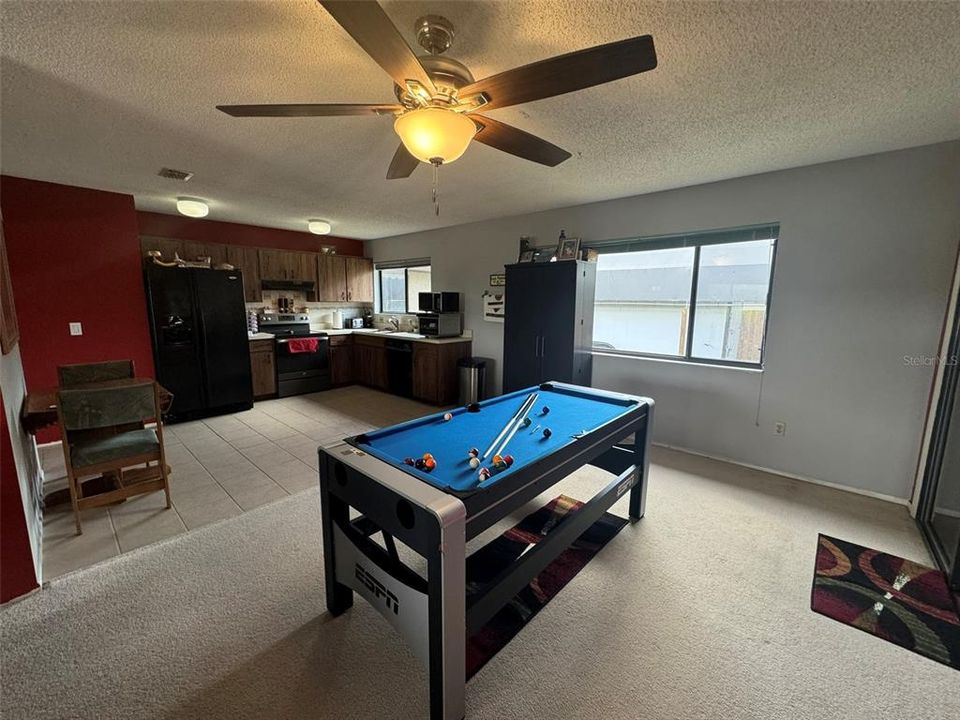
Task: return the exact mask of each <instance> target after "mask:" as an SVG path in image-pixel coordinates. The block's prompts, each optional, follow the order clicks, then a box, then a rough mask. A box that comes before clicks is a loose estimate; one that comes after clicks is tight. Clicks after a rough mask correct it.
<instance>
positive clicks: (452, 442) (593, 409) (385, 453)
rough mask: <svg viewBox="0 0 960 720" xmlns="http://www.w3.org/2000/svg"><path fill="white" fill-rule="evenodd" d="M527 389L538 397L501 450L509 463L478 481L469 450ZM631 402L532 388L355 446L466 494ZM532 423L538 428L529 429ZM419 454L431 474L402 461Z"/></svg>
mask: <svg viewBox="0 0 960 720" xmlns="http://www.w3.org/2000/svg"><path fill="white" fill-rule="evenodd" d="M532 392H536V393H539V397H538V398H537V401H536V403H534V405H533V408H532V409H531V410H530V413H529V415H528V417H529V418H530V425H529V426H528V427H526V428H523V427H521V428H520V429H519V430H518V431H517V433H516V435H514V436H513V439H512V440H510V442H509V444H508V445H507V448H506V450H505V451H504V453H503V454H504V455H512V456H513V458H514V463H513V465H512V466H511V467H509V468H507V469H506V470H501V471H500V472H497V473H495V474H493V475H492V476H491V477H490V478H489V479H487V480H485V481H484V482H483V483H480V481H479V478H478V473H479V470H480V468H479V467H478V468H477V469H476V470H474V469H473V468H471V467H470V464H469V459H470V457H469V450H470V448H472V447H473V448H477V449H478V450H479V451H480V454H481V455H483V453H484V451H486V449H487V447H489V446H490V443H491V442H492V441H493V439H494V438H495V437H496V436H497V435H498V434H499V432H500V430H501V429H503V426H504V425H505V424H506V423H507V422H508V421H509V420H510V418H511V417H513V415H514V413H516V412H517V410H519V409H520V406H521V405H522V404H523V402H524V400H526V398H527V397H528V396H529V395H530V393H532ZM636 405H637V403H636V401H635V400H633V399H630V398H618V397H603V396H599V395H595V394H593V393H591V392H590V390H589V389H588V388H584V389H582V390H581V389H579V388H564V387H552V388H549V389H543V388H538V387H532V388H527V389H525V390H518V391H516V392H513V393H508V394H507V395H501V396H500V397H496V398H492V399H490V400H484V401H483V402H481V403H480V410H479V412H469V411H468V410H467V409H466V408H464V407H460V408H456V409H454V410H450V411H449V412H450V413H451V414H452V415H453V419H452V420H449V421H445V420H444V419H443V415H444V413H443V412H439V413H436V414H433V415H427V416H425V417H422V418H417V419H416V420H411V421H409V422H405V423H401V424H399V425H393V426H390V427H386V428H382V429H380V430H373V431H371V432H368V433H364V434H363V435H361V436H358V438H356V442H355V444H356V446H357V447H358V448H359V449H361V450H363V451H364V452H367V453H369V454H370V455H373V456H374V457H376V458H379V459H380V460H383V461H385V462H388V463H390V464H392V465H395V466H397V467H399V468H400V469H402V470H405V471H406V472H408V473H410V474H411V475H413V476H415V477H417V478H419V479H421V480H423V481H425V482H428V483H430V484H431V485H434V486H436V487H438V488H440V489H441V490H449V491H453V492H470V491H475V490H479V489H483V488H485V487H488V486H490V485H492V484H493V483H496V482H498V481H500V480H502V479H503V478H505V477H508V476H509V475H510V474H511V473H513V472H516V471H517V470H518V469H519V468H521V467H523V466H524V465H528V464H530V463H532V462H534V461H536V460H538V459H539V458H541V457H543V456H544V455H548V454H550V453H552V452H556V451H557V450H559V449H560V448H561V447H563V446H564V445H567V444H569V443H571V442H573V441H574V439H575V437H574V436H575V435H578V434H580V433H583V432H590V431H591V430H594V429H596V428H598V427H600V426H601V425H604V424H605V423H607V422H609V421H611V420H613V419H614V418H616V417H619V416H620V415H623V414H625V413H627V412H629V411H630V410H632V409H633V408H634V407H636ZM544 406H547V407H549V408H550V412H549V413H548V414H546V415H543V414H542V410H543V407H544ZM537 425H539V426H540V428H539V429H538V430H537V431H536V432H535V433H531V431H532V430H533V429H534V428H535V427H537ZM544 428H550V430H551V432H552V433H553V434H552V436H551V437H550V438H548V439H545V438H544V437H543V430H544ZM424 453H430V454H432V455H433V457H434V459H435V460H436V462H437V467H436V469H434V470H433V472H429V473H428V472H426V471H423V470H417V469H416V468H414V467H410V466H409V465H405V464H404V462H403V460H404V458H407V457H411V458H413V459H415V460H416V459H417V458H421V457H423V454H424ZM493 455H494V453H493V452H491V453H490V455H489V456H488V457H487V459H486V461H481V463H482V464H481V466H480V467H488V468H491V470H492V469H493Z"/></svg>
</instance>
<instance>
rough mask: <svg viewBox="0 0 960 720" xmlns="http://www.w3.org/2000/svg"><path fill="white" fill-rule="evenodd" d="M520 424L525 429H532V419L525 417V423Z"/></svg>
mask: <svg viewBox="0 0 960 720" xmlns="http://www.w3.org/2000/svg"><path fill="white" fill-rule="evenodd" d="M520 424H521V425H522V426H523V427H530V418H528V417H525V418H524V419H523V422H522V423H520Z"/></svg>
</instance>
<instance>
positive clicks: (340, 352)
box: [330, 335, 356, 385]
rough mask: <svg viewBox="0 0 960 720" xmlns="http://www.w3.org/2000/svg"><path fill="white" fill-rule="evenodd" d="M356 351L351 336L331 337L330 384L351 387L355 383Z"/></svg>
mask: <svg viewBox="0 0 960 720" xmlns="http://www.w3.org/2000/svg"><path fill="white" fill-rule="evenodd" d="M354 357H355V351H354V346H353V338H352V337H351V336H350V335H332V336H331V337H330V383H331V384H332V385H350V384H351V383H353V382H355V381H356V380H355V373H354Z"/></svg>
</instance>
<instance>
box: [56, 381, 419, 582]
mask: <svg viewBox="0 0 960 720" xmlns="http://www.w3.org/2000/svg"><path fill="white" fill-rule="evenodd" d="M436 410H437V408H435V407H432V406H430V405H424V404H423V403H419V402H416V401H414V400H408V399H406V398H400V397H396V396H394V395H388V394H386V393H381V392H377V391H376V390H370V389H368V388H362V387H359V386H353V387H347V388H340V389H336V390H330V391H328V392H324V393H314V394H312V395H300V396H297V397H291V398H282V399H277V400H266V401H264V402H258V403H256V405H255V406H254V408H253V409H252V410H247V411H245V412H240V413H235V414H233V415H221V416H219V417H213V418H207V419H205V420H197V421H194V422H189V423H180V424H176V425H167V426H165V427H164V439H165V444H166V448H167V462H168V463H169V464H170V467H171V469H172V474H171V476H170V495H171V499H172V501H173V508H172V509H170V510H167V509H166V507H165V500H164V496H163V493H150V494H148V495H140V496H137V497H135V498H131V499H129V500H127V501H126V502H124V503H121V504H119V505H115V506H113V507H109V508H94V509H90V510H85V511H84V512H83V514H82V515H81V521H82V523H83V534H82V535H75V534H74V531H75V529H74V521H73V513H72V512H71V511H70V506H69V504H67V505H60V506H57V507H53V508H50V509H49V510H48V511H47V513H46V516H45V517H44V523H43V579H44V580H51V579H53V578H55V577H57V576H58V575H63V574H64V573H67V572H71V571H73V570H78V569H80V568H84V567H88V566H90V565H93V564H94V563H97V562H100V561H102V560H106V559H108V558H111V557H114V556H116V555H119V554H120V553H124V552H129V551H131V550H134V549H136V548H138V547H143V546H144V545H149V544H150V543H155V542H157V541H160V540H164V539H166V538H169V537H173V536H174V535H179V534H180V533H185V532H189V531H191V530H194V529H196V528H198V527H201V526H203V525H207V524H209V523H212V522H216V521H218V520H223V519H225V518H229V517H233V516H234V515H239V514H240V513H242V512H245V511H247V510H251V509H253V508H255V507H258V506H260V505H263V504H265V503H268V502H271V501H273V500H277V499H279V498H282V497H286V496H287V495H292V494H294V493H297V492H299V491H301V490H305V489H307V488H309V487H312V486H313V485H314V484H315V483H316V482H317V446H318V445H322V444H326V443H329V442H333V441H335V440H338V439H340V438H342V437H346V436H349V435H355V434H357V433H360V432H363V431H365V430H369V429H371V428H374V427H381V426H384V425H391V424H394V423H398V422H402V421H404V420H409V419H412V418H415V417H419V416H421V415H425V414H427V413H430V412H435V411H436ZM42 450H43V452H42V453H41V457H42V458H43V462H44V472H45V475H46V478H47V481H46V483H45V489H46V491H48V492H49V490H51V489H56V488H57V487H58V486H65V484H66V482H65V479H64V469H63V455H62V450H61V449H60V446H59V445H56V446H48V447H46V448H43V449H42Z"/></svg>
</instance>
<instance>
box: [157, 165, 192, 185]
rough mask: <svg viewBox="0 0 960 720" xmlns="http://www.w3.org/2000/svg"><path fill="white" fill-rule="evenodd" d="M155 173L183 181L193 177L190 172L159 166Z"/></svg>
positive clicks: (169, 178)
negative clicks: (158, 170)
mask: <svg viewBox="0 0 960 720" xmlns="http://www.w3.org/2000/svg"><path fill="white" fill-rule="evenodd" d="M157 175H159V176H160V177H162V178H167V179H168V180H182V181H183V182H186V181H187V180H189V179H190V178H192V177H193V173H192V172H186V171H184V170H174V169H172V168H160V172H158V173H157Z"/></svg>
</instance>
